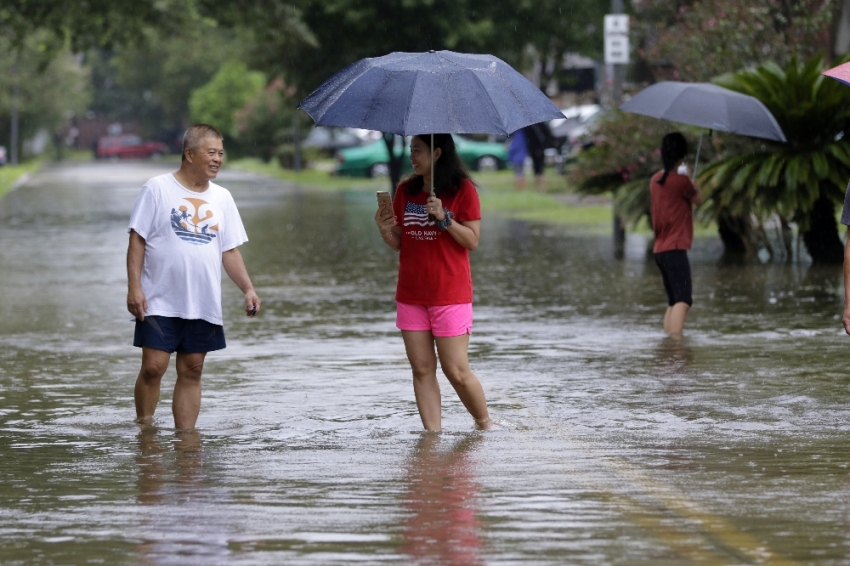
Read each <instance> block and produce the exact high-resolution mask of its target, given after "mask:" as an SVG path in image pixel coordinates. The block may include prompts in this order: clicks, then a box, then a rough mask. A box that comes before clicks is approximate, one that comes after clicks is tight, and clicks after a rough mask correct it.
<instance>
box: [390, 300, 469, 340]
mask: <svg viewBox="0 0 850 566" xmlns="http://www.w3.org/2000/svg"><path fill="white" fill-rule="evenodd" d="M396 305H397V308H396V319H395V325H396V326H397V327H398V329H399V330H407V331H410V332H424V331H426V330H430V331H431V334H433V335H434V336H438V337H440V338H446V337H450V336H460V335H462V334H472V303H464V304H460V305H443V306H439V307H426V306H424V305H409V304H407V303H399V302H398V301H396Z"/></svg>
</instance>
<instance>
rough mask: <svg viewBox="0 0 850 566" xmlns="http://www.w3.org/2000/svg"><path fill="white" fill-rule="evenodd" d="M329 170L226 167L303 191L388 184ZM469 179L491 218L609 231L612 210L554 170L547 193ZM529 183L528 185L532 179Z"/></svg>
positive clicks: (243, 162) (247, 163)
mask: <svg viewBox="0 0 850 566" xmlns="http://www.w3.org/2000/svg"><path fill="white" fill-rule="evenodd" d="M331 166H332V163H331V162H326V163H321V164H319V167H317V168H315V169H306V170H303V171H301V172H299V173H296V172H294V171H291V170H288V169H282V168H281V167H279V166H278V165H277V163H274V162H271V163H263V162H262V161H260V160H258V159H240V160H235V161H231V162H229V163H228V167H231V168H233V169H237V170H240V171H250V172H253V173H259V174H263V175H268V176H271V177H274V178H276V179H281V180H283V181H288V182H291V183H294V184H296V185H298V186H301V187H305V188H308V187H309V188H314V189H319V190H332V191H364V192H366V191H386V190H389V181H388V180H387V179H386V178H385V177H383V178H378V179H365V178H358V177H337V176H335V175H331V174H330V173H329V172H328V171H329V169H330V168H331ZM473 179H474V180H475V182H476V183H478V185H479V187H480V189H481V192H480V196H481V208H482V209H483V210H485V211H488V212H490V213H494V214H498V215H504V216H506V217H510V218H517V219H522V220H531V221H538V222H548V223H554V224H562V225H571V226H588V227H590V226H593V227H595V228H608V229H609V230H610V226H611V206H610V205H609V204H608V203H607V202H604V199H597V200H596V201H595V204H588V205H585V204H583V203H578V202H577V201H580V198H579V197H578V196H577V195H574V194H573V192H572V191H571V189H570V188H569V187H567V185H566V182H565V181H564V178H563V177H560V176H558V175H557V174H555V172H554V170H549V171H547V176H546V181H547V186H546V192H538V191H535V190H533V189H530V188H526V189H525V190H524V191H517V190H515V189H514V178H513V172H512V171H508V170H505V171H496V172H491V173H473ZM528 181H529V182H530V183H533V178H529V179H528Z"/></svg>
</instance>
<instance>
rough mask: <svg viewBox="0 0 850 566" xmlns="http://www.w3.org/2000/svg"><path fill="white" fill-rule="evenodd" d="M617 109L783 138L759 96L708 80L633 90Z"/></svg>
mask: <svg viewBox="0 0 850 566" xmlns="http://www.w3.org/2000/svg"><path fill="white" fill-rule="evenodd" d="M620 110H624V111H626V112H632V113H634V114H643V115H644V116H650V117H652V118H660V119H662V120H670V121H671V122H679V123H682V124H689V125H691V126H701V127H703V128H708V129H709V130H719V131H721V132H729V133H731V134H739V135H742V136H752V137H755V138H764V139H768V140H773V141H780V142H785V141H787V140H786V139H785V134H783V133H782V128H780V127H779V124H778V123H777V122H776V118H774V117H773V114H771V113H770V110H768V109H767V107H766V106H765V105H764V104H762V103H761V101H760V100H758V99H757V98H755V97H752V96H749V95H746V94H741V93H740V92H735V91H734V90H729V89H728V88H723V87H721V86H717V85H715V84H711V83H682V82H676V81H664V82H660V83H656V84H654V85H652V86H649V87H647V88H645V89H643V90H642V91H640V92H639V93H637V94H636V95H635V96H633V97H632V98H631V100H629V101H628V102H626V103H625V104H623V105H621V106H620ZM701 144H702V135H700V145H701ZM696 159H697V161H698V160H699V146H697V155H696ZM694 175H696V164H694Z"/></svg>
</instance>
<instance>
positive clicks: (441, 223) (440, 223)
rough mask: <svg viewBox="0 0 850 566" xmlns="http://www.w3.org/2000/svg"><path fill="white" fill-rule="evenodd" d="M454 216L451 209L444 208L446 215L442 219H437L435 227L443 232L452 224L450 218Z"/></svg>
mask: <svg viewBox="0 0 850 566" xmlns="http://www.w3.org/2000/svg"><path fill="white" fill-rule="evenodd" d="M454 217H455V215H454V213H453V212H452V211H451V210H448V209H446V217H445V218H443V219H442V220H437V228H439V229H440V230H442V231H444V232H445V231H446V230H448V229H449V226H451V225H452V218H454Z"/></svg>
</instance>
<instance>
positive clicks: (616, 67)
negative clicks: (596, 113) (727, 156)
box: [603, 0, 629, 259]
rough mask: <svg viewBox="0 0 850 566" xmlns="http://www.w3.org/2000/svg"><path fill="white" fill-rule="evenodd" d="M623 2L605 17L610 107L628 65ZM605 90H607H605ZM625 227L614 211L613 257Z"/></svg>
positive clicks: (614, 3)
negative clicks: (625, 66)
mask: <svg viewBox="0 0 850 566" xmlns="http://www.w3.org/2000/svg"><path fill="white" fill-rule="evenodd" d="M622 11H623V0H611V12H613V13H612V14H606V15H605V26H604V28H603V29H604V32H605V33H604V38H605V39H604V40H605V68H606V71H607V73H606V74H607V76H608V81H607V82H608V84H609V85H610V90H608V99H609V100H608V102H609V104H610V106H611V107H613V108H616V107H618V106H620V103H621V102H622V101H623V100H622V98H623V72H624V70H625V68H624V65H628V63H629V16H628V15H626V14H623V13H621V12H622ZM606 90H607V89H606ZM625 247H626V227H625V225H624V224H623V220H622V218H620V217H619V215H618V214H617V211H616V210H615V211H614V256H615V257H617V258H618V259H621V258H623V257H624V256H625Z"/></svg>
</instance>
